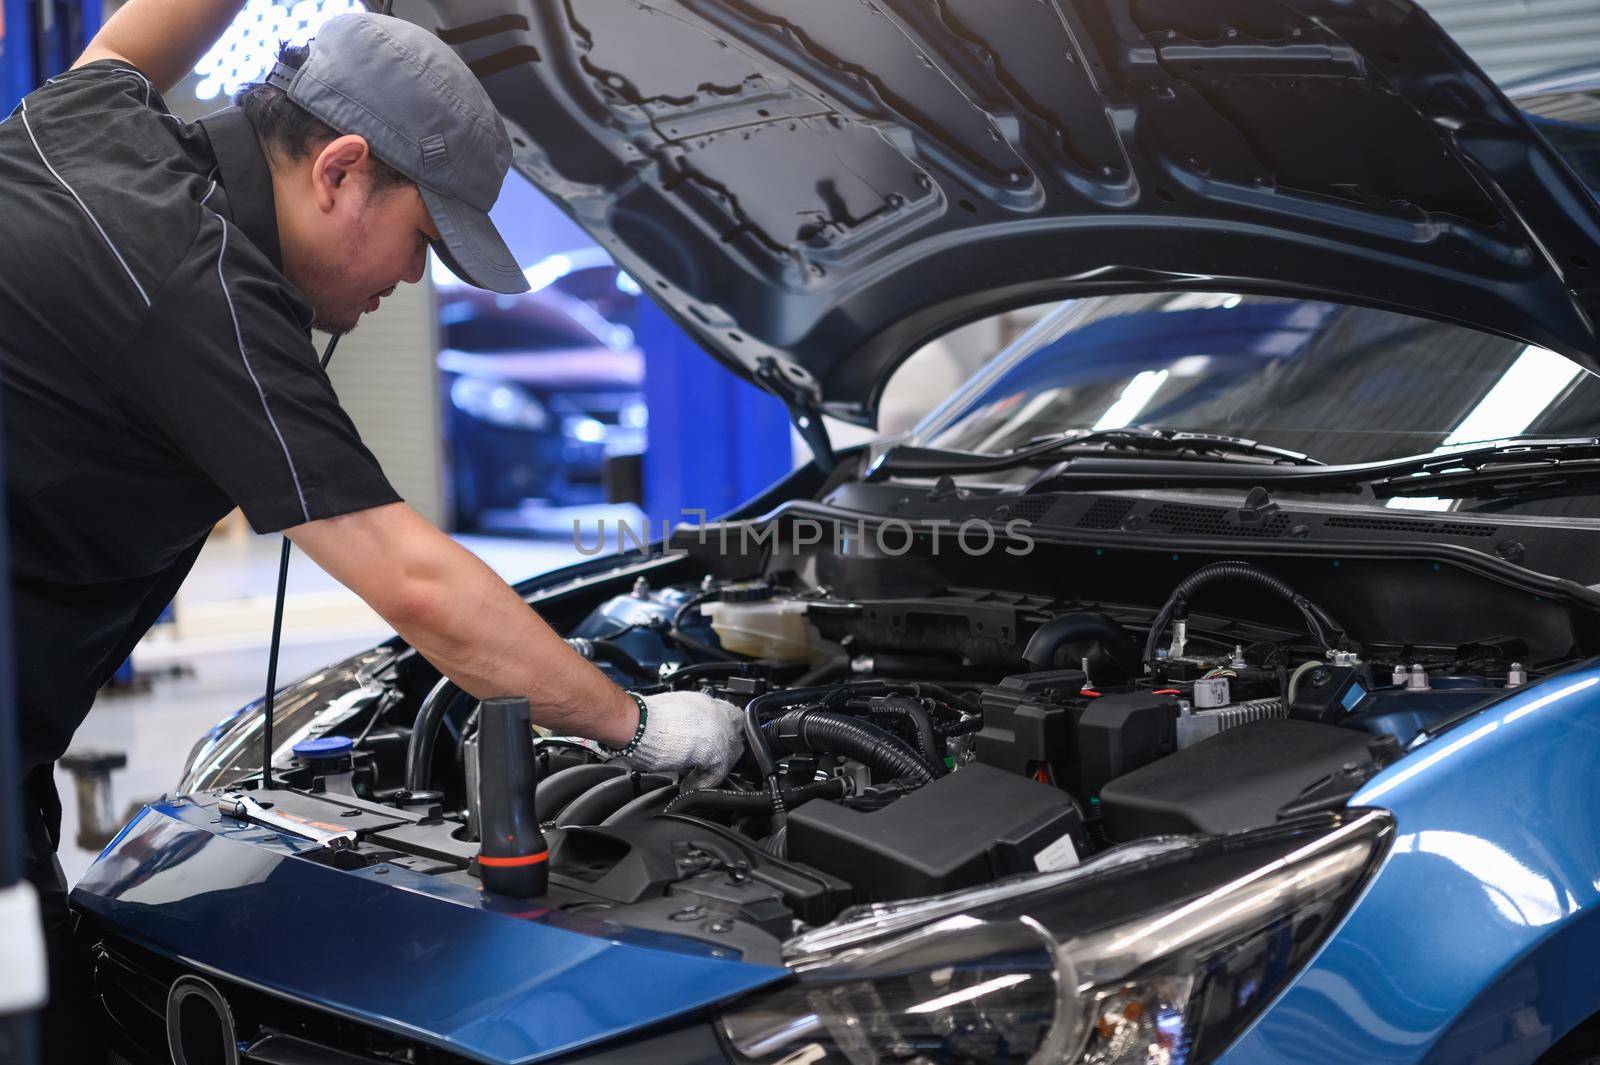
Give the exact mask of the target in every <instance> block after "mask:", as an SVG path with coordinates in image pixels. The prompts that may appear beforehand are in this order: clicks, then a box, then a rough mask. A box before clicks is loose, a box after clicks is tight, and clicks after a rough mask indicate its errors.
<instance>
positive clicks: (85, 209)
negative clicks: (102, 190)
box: [21, 99, 150, 307]
mask: <svg viewBox="0 0 1600 1065" xmlns="http://www.w3.org/2000/svg"><path fill="white" fill-rule="evenodd" d="M21 109H22V128H23V129H25V130H27V131H28V139H29V140H30V141H32V142H33V150H34V151H36V152H38V153H39V161H40V162H41V163H43V164H44V168H45V169H46V170H48V171H50V176H51V177H53V178H55V179H56V180H57V181H58V182H60V183H61V187H62V188H64V189H66V190H67V194H68V195H70V196H71V197H72V198H73V199H74V200H76V201H77V202H78V206H79V207H81V208H83V213H84V214H85V215H87V216H88V218H89V221H90V223H92V224H93V225H94V228H95V230H96V231H97V232H99V234H100V239H101V240H104V241H105V242H106V247H108V248H110V249H111V254H112V255H115V256H116V257H117V262H118V263H119V264H120V265H121V266H122V269H123V272H124V273H126V274H127V275H128V280H129V281H132V282H133V287H134V288H136V289H138V290H139V298H140V299H142V300H144V305H145V306H146V307H148V306H150V297H149V296H147V295H145V291H144V286H143V285H141V284H139V279H138V278H137V277H134V276H133V271H132V270H131V269H129V268H128V261H127V260H126V259H124V258H123V257H122V253H121V252H120V251H118V250H117V246H116V245H115V244H113V243H112V242H111V237H110V236H108V235H107V234H106V231H105V228H104V227H102V226H101V225H100V220H99V219H98V218H96V217H95V216H94V212H93V211H91V210H89V205H88V204H86V203H84V202H83V199H82V197H80V196H79V195H78V194H77V192H76V191H74V190H73V188H72V186H71V185H68V184H67V181H66V179H65V178H63V177H62V176H61V175H60V174H58V173H56V168H55V167H53V166H51V165H50V160H49V159H47V158H45V154H44V149H43V148H41V147H39V138H37V137H35V136H34V135H33V126H32V125H30V124H29V123H28V101H27V100H26V99H24V100H23V101H22V104H21Z"/></svg>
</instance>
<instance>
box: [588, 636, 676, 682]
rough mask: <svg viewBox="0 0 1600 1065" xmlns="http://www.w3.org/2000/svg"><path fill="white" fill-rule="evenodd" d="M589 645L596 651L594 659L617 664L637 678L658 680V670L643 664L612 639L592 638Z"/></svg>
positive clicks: (619, 667) (608, 663)
mask: <svg viewBox="0 0 1600 1065" xmlns="http://www.w3.org/2000/svg"><path fill="white" fill-rule="evenodd" d="M589 646H590V647H591V648H593V651H594V661H596V662H604V663H606V664H607V665H612V666H616V667H617V668H618V669H620V670H622V671H623V672H624V673H626V674H628V675H629V676H631V677H634V678H635V679H637V680H650V681H654V680H658V679H659V678H658V677H657V675H656V671H655V670H653V669H651V668H650V667H649V666H646V665H644V664H642V663H641V662H640V661H639V660H638V659H637V658H635V657H633V656H632V655H630V654H629V653H628V652H627V651H624V650H623V649H622V648H620V647H618V646H617V645H616V644H614V643H612V642H611V640H610V639H596V640H590V641H589Z"/></svg>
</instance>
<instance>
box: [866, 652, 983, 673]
mask: <svg viewBox="0 0 1600 1065" xmlns="http://www.w3.org/2000/svg"><path fill="white" fill-rule="evenodd" d="M867 657H868V658H869V659H871V661H872V673H873V675H874V676H885V677H965V676H966V675H967V674H968V673H970V672H971V670H969V669H968V668H967V667H966V666H964V665H962V664H961V660H960V659H959V658H930V657H928V656H926V655H897V654H887V655H880V654H871V655H868V656H867Z"/></svg>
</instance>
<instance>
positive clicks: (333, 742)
mask: <svg viewBox="0 0 1600 1065" xmlns="http://www.w3.org/2000/svg"><path fill="white" fill-rule="evenodd" d="M354 747H355V741H354V740H352V739H351V738H350V737H349V736H320V737H318V738H317V739H314V740H301V741H300V742H299V743H297V744H295V745H294V756H295V757H296V758H304V759H305V760H306V761H308V762H327V761H332V760H333V759H335V758H348V757H350V751H351V749H352V748H354Z"/></svg>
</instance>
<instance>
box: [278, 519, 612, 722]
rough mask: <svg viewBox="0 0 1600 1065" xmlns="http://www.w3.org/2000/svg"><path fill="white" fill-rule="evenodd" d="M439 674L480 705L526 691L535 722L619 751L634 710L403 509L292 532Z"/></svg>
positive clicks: (517, 600)
mask: <svg viewBox="0 0 1600 1065" xmlns="http://www.w3.org/2000/svg"><path fill="white" fill-rule="evenodd" d="M289 536H290V538H291V539H292V540H294V542H295V543H296V544H298V545H299V546H300V547H301V548H302V549H303V550H304V551H305V552H306V554H308V555H310V556H311V558H312V559H313V560H314V561H315V562H316V563H317V564H318V565H320V566H321V567H322V568H323V569H325V570H327V571H328V572H329V573H330V574H332V575H333V577H334V578H336V579H337V580H338V581H340V583H342V584H344V585H345V586H346V587H347V588H350V589H351V590H352V591H354V592H355V593H356V594H358V595H360V596H361V597H362V598H363V599H365V600H366V601H367V603H368V604H369V605H371V606H372V608H373V609H374V610H376V611H377V612H378V613H379V614H380V615H382V616H383V618H384V620H386V621H388V622H389V623H390V624H391V625H393V626H394V627H395V630H396V631H397V632H399V633H400V635H401V636H402V637H403V638H404V639H405V640H406V641H407V642H408V643H410V644H411V646H413V647H415V648H416V649H417V651H418V652H420V653H421V654H422V656H423V657H424V658H426V659H428V661H430V662H432V663H433V664H434V665H435V666H436V667H438V669H439V671H440V672H441V673H443V674H444V675H445V676H447V677H449V678H450V679H451V680H453V681H455V682H456V683H457V684H459V685H460V686H461V687H462V689H463V690H465V691H467V692H470V693H471V694H473V695H476V696H477V697H479V698H480V699H483V698H489V697H490V696H496V695H525V696H527V697H528V701H529V702H530V703H531V704H532V707H533V720H534V721H535V722H536V723H538V724H540V725H543V726H545V727H547V728H550V729H552V730H554V731H557V732H563V733H571V734H575V735H580V736H588V737H590V738H592V739H597V740H600V741H602V742H604V743H609V744H612V745H613V746H620V745H622V744H624V743H626V742H627V741H628V740H629V739H630V738H631V737H632V735H633V731H634V729H635V727H636V726H637V724H638V711H637V708H636V706H635V704H634V703H633V700H632V699H630V698H629V697H628V696H627V695H626V694H624V693H623V691H622V689H620V688H618V687H617V686H616V685H615V684H612V683H611V682H610V681H609V680H607V679H606V677H605V675H604V674H602V673H601V672H600V671H599V670H598V669H596V668H595V667H594V666H593V665H592V664H591V663H589V662H587V661H585V660H584V659H583V658H582V657H581V656H580V655H579V654H578V653H577V652H576V651H574V650H573V649H572V648H571V647H569V646H567V642H566V641H565V640H563V639H562V638H561V637H560V636H558V635H557V634H556V632H555V630H553V629H551V628H550V626H549V625H547V624H545V622H544V621H543V619H541V618H540V617H539V615H538V614H536V613H535V612H534V611H533V610H530V609H529V608H528V604H527V603H524V602H523V601H522V599H521V597H520V596H518V595H517V593H516V592H514V591H512V590H511V588H510V587H508V586H507V585H506V583H505V582H504V581H502V580H501V579H500V578H499V577H498V576H496V575H495V573H494V571H493V570H491V569H489V567H488V566H486V565H484V564H483V562H482V560H481V559H479V558H478V557H477V556H475V555H473V554H472V553H471V552H469V551H467V550H466V549H465V548H463V547H461V546H460V545H459V544H457V543H455V542H454V541H453V540H451V539H450V538H449V537H447V536H445V535H444V534H443V533H441V532H440V531H439V530H438V529H436V528H434V526H433V525H432V524H430V523H429V522H427V521H426V520H425V519H423V518H422V517H421V516H420V515H419V514H417V513H416V512H415V511H414V510H412V509H411V508H410V507H408V506H406V505H405V504H404V503H395V504H391V505H389V506H385V507H377V508H374V509H372V510H369V511H361V512H358V513H355V514H350V515H346V516H344V517H341V518H329V519H327V520H325V521H317V522H312V523H311V524H309V525H302V526H299V527H298V528H294V529H291V530H289Z"/></svg>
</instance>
